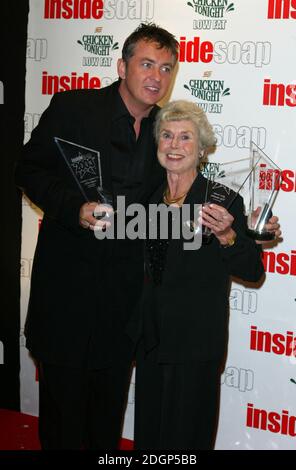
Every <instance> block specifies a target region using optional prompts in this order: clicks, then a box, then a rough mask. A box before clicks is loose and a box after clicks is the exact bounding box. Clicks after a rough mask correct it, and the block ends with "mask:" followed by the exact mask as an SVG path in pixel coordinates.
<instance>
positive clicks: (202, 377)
mask: <svg viewBox="0 0 296 470" xmlns="http://www.w3.org/2000/svg"><path fill="white" fill-rule="evenodd" d="M206 187H207V180H206V179H205V178H204V177H203V176H202V175H201V174H198V176H197V178H196V179H195V181H194V183H193V185H192V187H191V189H190V191H189V193H188V195H187V197H186V199H185V201H184V204H190V205H192V206H193V204H198V203H202V202H203V201H204V195H205V192H206ZM164 188H165V186H162V187H161V188H159V190H158V191H157V192H156V193H155V194H154V196H153V198H152V200H151V203H159V202H161V201H162V195H163V191H164ZM180 210H182V208H181V209H180ZM228 210H229V212H230V213H231V214H232V215H233V217H234V222H233V224H232V227H233V229H234V231H235V232H236V234H237V238H236V241H235V243H234V245H233V246H229V247H226V248H224V247H223V246H221V245H220V243H219V241H218V240H217V238H216V237H214V236H212V239H211V241H210V243H208V244H202V246H201V248H200V249H198V250H184V249H183V243H184V240H183V239H182V238H180V239H170V240H147V243H146V249H145V262H146V273H147V281H146V283H145V287H144V293H143V296H142V299H141V305H140V307H139V311H140V313H139V312H138V315H137V316H135V317H134V318H133V321H132V322H131V323H130V325H129V334H130V336H131V337H132V338H133V340H134V341H135V342H138V348H137V376H136V409H135V446H136V448H137V449H211V448H212V447H213V438H214V433H215V427H216V415H217V409H218V393H219V381H220V373H221V365H222V362H223V358H224V356H225V350H226V346H227V324H228V309H229V306H228V296H229V289H230V277H231V276H236V277H238V278H240V279H242V280H245V281H254V282H256V281H258V280H259V279H260V278H261V276H262V274H263V265H262V261H261V249H260V247H259V246H258V245H256V243H255V242H254V241H253V240H251V239H249V238H248V237H247V235H246V234H245V231H246V218H245V215H244V213H243V202H242V199H241V197H240V196H237V197H236V198H235V199H234V202H233V203H232V204H231V206H230V208H229V209H228Z"/></svg>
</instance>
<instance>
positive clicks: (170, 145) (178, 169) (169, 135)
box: [157, 121, 199, 174]
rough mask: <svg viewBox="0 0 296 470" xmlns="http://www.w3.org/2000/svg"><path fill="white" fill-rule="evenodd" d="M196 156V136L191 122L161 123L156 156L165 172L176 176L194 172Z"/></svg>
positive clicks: (196, 161) (197, 152) (196, 163)
mask: <svg viewBox="0 0 296 470" xmlns="http://www.w3.org/2000/svg"><path fill="white" fill-rule="evenodd" d="M198 155H199V145H198V136H197V132H196V129H195V126H194V124H193V123H192V122H191V121H163V122H162V123H161V125H160V132H159V140H158V152H157V156H158V160H159V163H160V164H161V165H162V166H163V167H164V168H165V169H166V170H167V171H170V172H172V173H177V174H181V173H186V172H192V170H195V171H196V168H197V165H198Z"/></svg>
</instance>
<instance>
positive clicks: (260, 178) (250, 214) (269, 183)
mask: <svg viewBox="0 0 296 470" xmlns="http://www.w3.org/2000/svg"><path fill="white" fill-rule="evenodd" d="M216 165H217V167H218V170H217V169H216V172H215V174H214V175H213V177H212V180H213V182H212V186H211V188H212V189H211V191H212V190H215V191H218V192H221V191H222V189H221V188H222V186H225V187H227V188H229V189H231V190H232V191H231V193H230V195H229V196H230V197H229V198H228V199H227V200H226V204H223V203H222V205H224V207H226V209H228V208H229V207H230V206H231V204H232V202H233V201H234V199H235V197H236V195H237V194H240V195H241V196H242V198H243V200H244V205H245V214H246V216H247V220H248V229H247V234H248V235H249V236H250V237H251V238H253V239H254V240H272V239H273V238H274V236H275V234H274V233H273V232H269V231H267V230H266V223H267V222H268V220H269V218H270V217H271V215H272V212H271V209H272V206H273V204H274V202H275V199H276V197H277V195H278V192H279V189H280V184H281V170H280V168H279V167H278V166H277V165H276V164H275V163H274V162H273V161H272V160H271V159H270V158H269V157H268V156H267V155H266V154H265V153H264V152H263V151H262V150H261V149H260V148H259V147H258V146H257V145H256V144H255V143H254V142H251V144H250V154H249V157H247V158H242V159H240V160H236V161H232V162H225V163H221V164H216ZM226 191H227V190H226ZM208 197H209V196H208ZM213 202H214V201H213ZM217 204H219V202H217Z"/></svg>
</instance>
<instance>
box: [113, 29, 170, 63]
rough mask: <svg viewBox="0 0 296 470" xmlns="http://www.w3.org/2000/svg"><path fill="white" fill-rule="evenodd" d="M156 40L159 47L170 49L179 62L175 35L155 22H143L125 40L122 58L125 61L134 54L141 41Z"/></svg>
mask: <svg viewBox="0 0 296 470" xmlns="http://www.w3.org/2000/svg"><path fill="white" fill-rule="evenodd" d="M141 40H143V41H147V42H156V43H157V44H158V47H159V49H163V48H165V49H167V50H169V51H170V52H171V53H172V55H173V57H174V59H175V63H176V62H177V57H178V47H179V44H178V41H177V40H176V38H175V36H174V35H173V34H171V33H169V32H168V31H167V30H166V29H163V28H160V27H159V26H157V25H156V24H155V23H141V24H140V25H139V26H138V28H137V29H135V31H133V32H132V33H131V34H130V35H129V36H128V37H127V38H126V40H125V42H124V44H123V48H122V58H123V60H124V62H125V63H128V61H129V59H130V58H131V57H132V56H133V55H134V50H135V47H136V45H137V43H138V42H139V41H141Z"/></svg>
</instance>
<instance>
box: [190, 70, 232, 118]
mask: <svg viewBox="0 0 296 470" xmlns="http://www.w3.org/2000/svg"><path fill="white" fill-rule="evenodd" d="M211 74H212V72H205V73H204V75H203V79H201V80H200V79H193V78H192V79H191V80H189V84H188V85H187V84H185V85H184V88H185V89H186V90H188V91H189V92H190V94H191V96H192V97H193V98H197V99H198V100H199V101H198V102H197V104H198V106H200V107H201V108H202V109H203V110H204V111H205V112H206V113H213V114H221V113H222V110H223V104H222V103H220V101H221V100H222V99H223V98H224V97H225V96H229V95H230V88H226V86H225V82H224V80H212V79H210V77H211Z"/></svg>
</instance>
